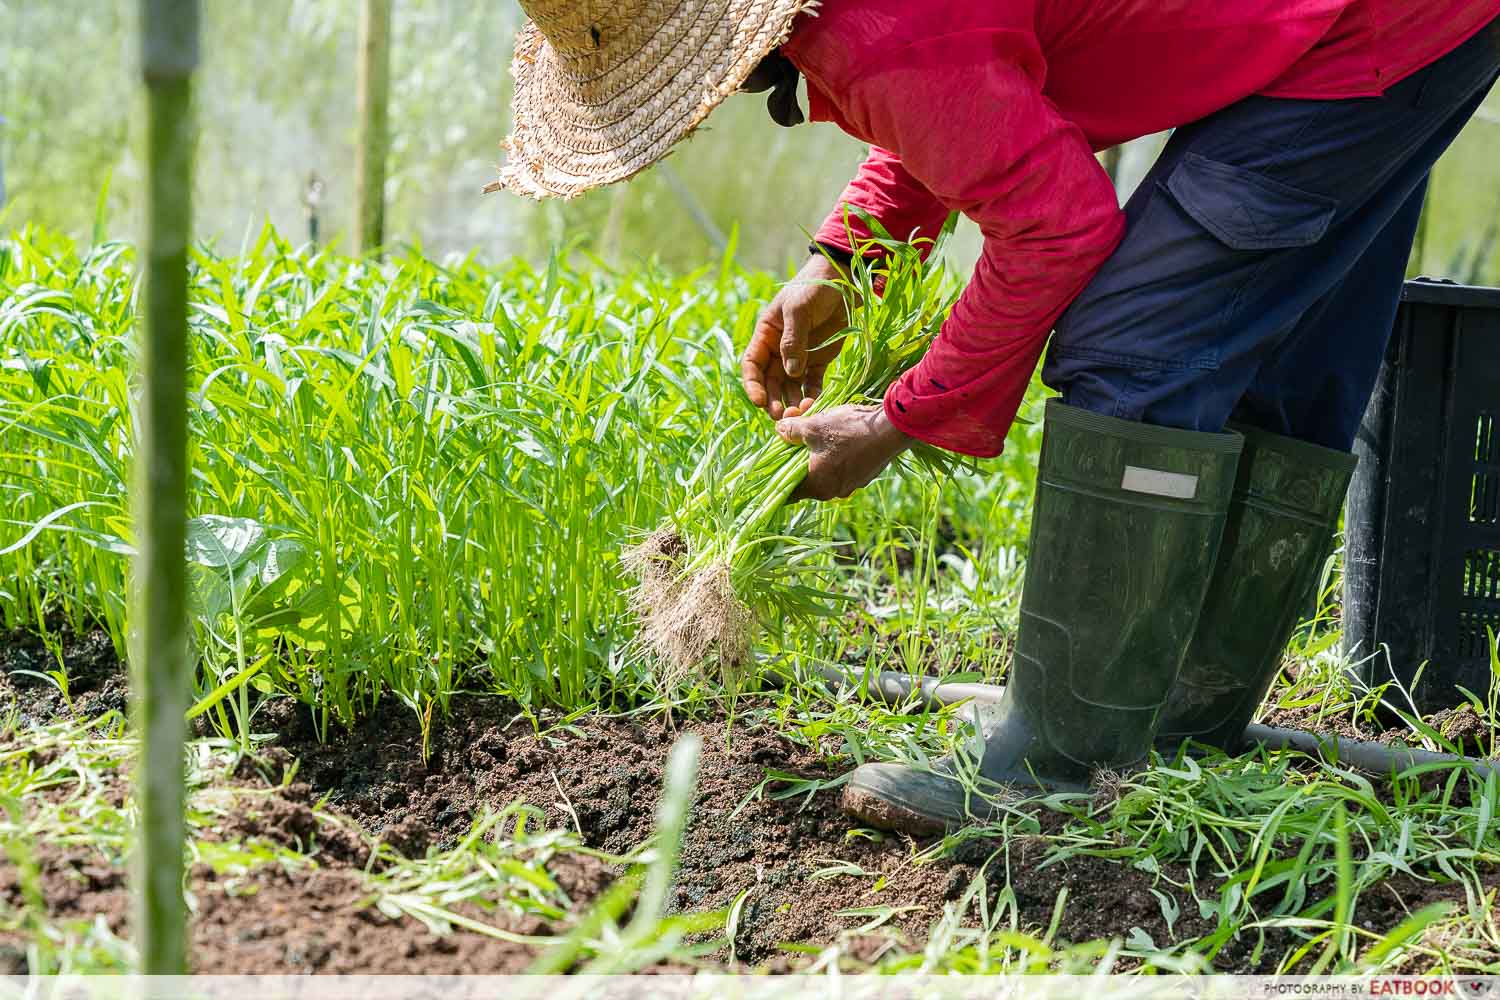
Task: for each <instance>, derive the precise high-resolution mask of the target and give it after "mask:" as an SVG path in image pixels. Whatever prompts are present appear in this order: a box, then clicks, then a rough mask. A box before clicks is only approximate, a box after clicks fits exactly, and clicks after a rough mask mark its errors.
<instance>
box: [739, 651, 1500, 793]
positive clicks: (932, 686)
mask: <svg viewBox="0 0 1500 1000" xmlns="http://www.w3.org/2000/svg"><path fill="white" fill-rule="evenodd" d="M818 674H819V676H820V677H821V679H822V680H823V682H824V683H826V684H828V685H829V686H830V687H832V688H833V689H834V690H839V689H844V688H860V687H863V688H864V690H866V691H868V692H869V693H870V695H871V696H872V697H875V698H878V699H879V700H881V701H883V702H885V703H887V704H891V705H898V704H902V703H905V702H907V701H909V700H912V699H915V700H916V701H917V702H918V703H919V704H921V705H923V706H926V707H928V708H932V707H940V706H943V705H954V704H958V703H960V702H965V701H973V702H994V701H999V700H1000V697H1001V696H1002V695H1003V694H1004V693H1005V688H1004V687H1002V686H1000V685H997V684H972V683H960V684H945V683H943V682H942V681H940V680H938V678H936V677H927V676H920V677H915V678H914V677H912V676H911V675H909V674H903V673H899V672H897V671H894V670H882V671H880V672H879V673H874V674H870V675H869V676H868V677H865V676H863V675H858V674H853V673H846V672H845V671H842V670H839V669H838V668H837V667H820V668H818ZM765 678H766V681H767V682H768V683H769V684H771V685H772V686H773V687H785V686H786V685H787V684H788V683H790V682H791V679H790V678H788V677H787V676H785V675H784V674H779V673H777V672H775V671H769V672H767V673H766V675H765ZM1245 745H1246V747H1247V748H1249V747H1253V746H1256V745H1259V746H1263V747H1265V748H1266V749H1267V750H1296V751H1299V752H1301V753H1305V754H1307V755H1309V756H1314V757H1320V758H1322V759H1323V760H1327V761H1329V762H1336V763H1339V764H1344V765H1347V766H1349V767H1354V768H1358V769H1359V770H1361V771H1366V772H1369V773H1372V774H1381V775H1385V774H1391V773H1393V772H1399V771H1405V770H1408V769H1410V768H1413V767H1421V766H1422V765H1424V764H1437V765H1447V764H1468V765H1470V766H1471V767H1472V768H1473V771H1474V774H1475V776H1476V777H1478V778H1481V779H1484V778H1488V777H1489V776H1490V775H1491V774H1496V773H1500V762H1496V761H1491V760H1483V759H1481V758H1478V757H1463V756H1459V755H1458V754H1451V753H1435V752H1433V751H1431V750H1420V749H1416V748H1412V747H1399V746H1386V745H1385V744H1383V743H1372V742H1370V741H1368V740H1351V739H1349V738H1347V737H1344V736H1333V735H1329V734H1319V733H1310V732H1306V731H1304V730H1301V729H1285V728H1282V727H1280V726H1262V725H1258V724H1252V725H1250V726H1247V727H1246V729H1245Z"/></svg>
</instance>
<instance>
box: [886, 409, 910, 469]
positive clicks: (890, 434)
mask: <svg viewBox="0 0 1500 1000" xmlns="http://www.w3.org/2000/svg"><path fill="white" fill-rule="evenodd" d="M877 428H878V431H877V432H878V434H879V435H880V440H881V443H882V444H883V445H884V446H885V448H886V450H887V451H888V452H890V454H891V457H892V458H894V457H895V456H897V455H899V454H901V453H902V452H903V451H906V450H907V449H909V448H911V447H913V446H914V445H915V444H916V443H917V439H916V438H914V437H912V436H911V435H910V434H908V433H906V432H905V431H903V430H902V429H901V428H899V427H897V426H896V425H895V424H894V423H892V422H891V418H890V417H889V416H887V415H886V412H885V407H881V408H880V416H879V418H878V420H877Z"/></svg>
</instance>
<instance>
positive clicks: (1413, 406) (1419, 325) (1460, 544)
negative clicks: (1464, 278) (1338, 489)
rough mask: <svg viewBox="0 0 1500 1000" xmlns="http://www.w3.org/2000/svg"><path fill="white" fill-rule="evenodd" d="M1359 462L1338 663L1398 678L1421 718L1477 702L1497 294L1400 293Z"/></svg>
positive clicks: (1495, 575)
mask: <svg viewBox="0 0 1500 1000" xmlns="http://www.w3.org/2000/svg"><path fill="white" fill-rule="evenodd" d="M1355 452H1356V453H1357V454H1358V455H1359V460H1360V461H1359V468H1358V470H1357V471H1356V472H1355V476H1354V484H1353V486H1352V488H1351V489H1350V492H1349V509H1348V514H1347V516H1346V519H1345V524H1346V530H1347V538H1348V543H1347V549H1346V552H1347V559H1346V567H1345V577H1344V642H1345V649H1346V651H1347V652H1348V653H1349V654H1350V655H1352V656H1355V657H1357V658H1365V657H1370V656H1371V654H1372V653H1374V654H1376V655H1374V657H1373V658H1372V659H1369V660H1368V662H1366V663H1364V664H1362V665H1361V666H1360V668H1359V670H1360V673H1361V675H1362V677H1363V679H1364V680H1365V681H1366V682H1368V683H1372V684H1379V683H1383V682H1385V681H1388V680H1390V679H1391V677H1392V676H1393V675H1394V676H1395V677H1396V678H1398V679H1399V680H1400V681H1401V682H1402V683H1403V684H1404V685H1406V686H1407V687H1408V688H1409V689H1411V690H1412V693H1413V697H1414V699H1415V700H1416V702H1417V705H1418V707H1419V708H1421V709H1422V710H1423V711H1435V710H1437V709H1441V708H1447V707H1452V706H1454V705H1457V704H1458V703H1459V702H1460V701H1462V700H1463V695H1462V693H1461V692H1460V691H1459V690H1458V688H1459V687H1460V686H1462V687H1464V688H1467V689H1468V690H1470V691H1473V692H1475V693H1477V694H1479V695H1480V696H1481V697H1484V696H1485V695H1486V694H1487V692H1488V691H1489V686H1490V669H1491V665H1492V663H1491V656H1490V652H1491V645H1490V634H1491V633H1492V632H1493V633H1497V634H1500V288H1474V287H1469V286H1465V285H1454V284H1449V283H1444V282H1434V281H1428V280H1425V279H1422V280H1418V281H1409V282H1407V283H1406V288H1405V290H1404V292H1403V293H1402V302H1401V309H1400V312H1399V313H1398V314H1397V318H1396V328H1395V331H1394V335H1393V336H1392V337H1391V344H1390V349H1389V351H1388V352H1387V354H1386V360H1385V365H1384V367H1383V369H1382V371H1381V374H1380V381H1379V384H1378V385H1377V386H1376V389H1375V395H1374V397H1373V398H1372V399H1371V401H1370V407H1369V409H1368V410H1367V411H1366V412H1365V417H1364V422H1363V424H1362V425H1361V427H1360V434H1359V441H1358V442H1357V443H1356V445H1355ZM1387 654H1388V656H1387ZM1424 663H1425V664H1426V667H1425V669H1423V670H1422V671H1421V679H1420V682H1419V683H1418V684H1416V685H1415V687H1413V678H1414V677H1415V676H1416V674H1417V672H1418V668H1419V667H1422V665H1423V664H1424Z"/></svg>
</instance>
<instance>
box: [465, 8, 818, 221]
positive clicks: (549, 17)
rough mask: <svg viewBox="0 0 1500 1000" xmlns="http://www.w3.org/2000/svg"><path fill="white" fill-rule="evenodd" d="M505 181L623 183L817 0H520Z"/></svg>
mask: <svg viewBox="0 0 1500 1000" xmlns="http://www.w3.org/2000/svg"><path fill="white" fill-rule="evenodd" d="M520 2H521V7H522V9H524V10H525V11H526V14H527V15H528V17H529V18H530V20H529V21H528V22H527V24H526V26H525V27H524V28H522V29H521V33H520V35H519V36H518V37H517V39H516V56H515V61H514V62H513V63H512V66H511V69H512V72H513V73H514V74H515V79H516V96H515V106H514V117H515V125H514V132H513V133H512V135H511V137H510V138H509V139H507V140H506V143H505V146H506V149H507V150H508V152H509V157H508V161H507V162H506V164H505V165H504V166H503V167H502V168H501V170H500V180H499V181H498V182H496V183H494V184H491V185H490V186H489V187H487V188H486V189H485V190H486V191H494V190H499V189H501V188H504V189H506V190H509V191H514V192H516V193H518V194H524V195H529V196H530V197H533V198H548V197H562V198H572V197H574V196H576V195H579V194H582V193H583V192H585V191H587V190H589V189H591V188H596V187H600V186H601V185H604V184H611V183H613V182H615V181H620V180H624V179H625V178H627V177H631V176H633V175H635V174H637V173H640V172H641V171H642V170H644V169H646V168H647V167H649V166H651V165H652V164H653V163H655V162H656V161H657V160H659V159H661V158H662V157H663V156H665V155H666V154H667V151H668V150H669V149H671V147H672V146H673V145H674V144H675V143H677V142H678V141H679V140H681V139H683V138H685V137H686V136H687V135H688V134H689V133H691V132H692V131H693V130H694V129H695V128H697V127H698V125H699V124H700V123H702V121H703V119H705V118H707V117H708V114H709V112H710V111H712V110H713V109H714V108H716V107H718V106H719V103H720V102H721V101H723V100H724V98H726V97H728V96H729V95H730V94H732V93H734V92H735V91H736V90H738V89H739V87H740V85H741V84H742V83H744V82H745V79H746V78H747V77H748V76H749V75H750V73H751V72H752V71H753V70H754V69H755V68H756V66H757V65H759V64H760V61H761V60H762V59H764V58H765V57H766V56H767V55H769V54H770V53H771V51H772V50H773V49H775V48H776V47H777V46H779V45H780V44H781V43H782V42H784V41H786V39H787V37H788V36H789V35H790V34H791V31H792V21H793V20H794V19H795V18H796V16H797V15H798V14H800V13H802V12H804V11H807V10H810V9H812V8H814V7H816V5H817V4H816V0H613V2H611V0H520Z"/></svg>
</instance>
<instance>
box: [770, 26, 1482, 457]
mask: <svg viewBox="0 0 1500 1000" xmlns="http://www.w3.org/2000/svg"><path fill="white" fill-rule="evenodd" d="M1497 14H1500V0H922V2H920V3H918V2H913V0H824V2H823V4H822V6H821V8H820V9H819V11H818V13H817V15H816V16H812V17H807V18H804V19H803V20H802V21H799V22H798V26H797V28H796V30H795V31H794V33H793V35H792V38H791V40H790V41H789V42H788V43H787V45H786V46H784V48H783V52H784V53H785V54H786V56H787V57H788V58H789V59H791V60H792V62H793V63H794V64H796V66H797V67H798V69H800V70H801V71H802V73H803V74H804V75H805V76H806V77H807V80H808V94H809V104H810V110H811V116H812V118H813V120H814V121H831V122H835V123H837V124H838V125H839V126H841V127H842V128H843V129H844V130H845V131H846V132H848V133H849V134H851V135H853V136H855V137H856V138H859V139H862V140H864V141H865V142H868V143H870V144H871V145H872V146H873V147H874V149H873V150H872V152H871V154H870V157H869V159H868V160H867V161H866V162H865V164H864V166H863V167H862V168H861V169H860V171H859V174H858V176H856V177H855V178H854V180H853V181H852V182H851V183H850V185H849V187H848V189H847V190H845V192H844V194H843V196H842V197H841V199H840V204H839V207H838V208H837V209H835V211H834V212H833V213H832V214H831V215H830V216H829V218H828V220H827V222H826V223H825V224H824V225H823V227H822V229H821V230H820V231H819V232H818V237H817V238H818V240H819V241H820V242H825V243H829V244H833V245H835V246H839V247H842V248H844V249H846V250H849V249H852V247H851V240H850V238H849V237H850V235H851V233H850V228H851V227H852V230H853V232H852V235H853V236H854V237H855V240H856V241H857V240H860V239H865V238H868V236H869V234H868V233H867V232H864V231H863V227H862V226H861V225H860V224H859V222H858V220H857V219H853V218H852V217H851V216H850V215H849V213H847V212H846V211H845V210H844V206H845V205H853V206H856V207H858V208H860V209H862V210H864V211H865V212H868V213H869V214H870V215H871V216H872V217H874V218H876V219H878V220H880V222H881V224H882V225H883V226H884V227H885V229H886V230H887V231H888V232H890V233H891V234H892V235H893V236H896V237H899V238H903V239H905V238H908V237H923V236H927V237H930V236H933V235H935V234H936V233H937V231H938V229H939V228H940V227H941V226H942V223H943V221H944V219H946V218H947V216H948V213H949V212H951V211H959V212H962V213H963V214H965V215H966V216H968V217H969V218H971V219H973V220H974V221H975V222H977V223H978V224H979V227H980V230H981V232H982V233H983V235H984V252H983V255H982V257H981V258H980V261H979V264H978V266H977V267H976V268H975V271H974V277H973V280H972V281H971V282H970V284H969V287H968V288H967V289H966V290H965V291H964V294H963V295H962V297H961V298H960V299H959V302H958V304H957V306H956V307H955V308H954V310H953V314H952V316H951V317H950V318H949V320H948V322H947V323H946V325H945V326H944V327H943V329H942V331H941V333H940V334H939V336H938V338H937V340H936V342H935V343H934V345H933V347H932V349H931V350H930V351H929V352H928V354H927V356H926V357H925V358H924V359H923V360H922V362H921V363H920V364H919V365H917V367H915V368H914V369H912V370H911V371H910V372H908V373H907V374H906V376H905V377H904V378H902V379H901V380H900V381H899V382H898V383H897V384H896V385H894V386H892V388H891V390H890V392H888V393H887V395H886V399H885V410H886V413H887V414H888V415H889V417H890V419H891V421H892V422H893V423H894V424H895V425H896V426H897V427H899V428H901V430H903V431H905V432H906V433H907V434H910V435H912V436H913V437H916V438H919V439H921V440H923V441H927V442H929V443H932V444H935V445H939V446H941V447H943V448H947V449H949V450H952V451H957V452H962V453H965V454H970V455H979V456H991V455H997V454H999V453H1000V450H1001V448H1002V446H1003V444H1004V441H1005V434H1006V432H1007V430H1009V428H1010V425H1011V423H1012V421H1013V420H1014V419H1015V414H1016V410H1017V408H1018V407H1019V406H1020V402H1021V397H1022V395H1023V394H1024V393H1025V390H1026V386H1027V383H1028V382H1029V381H1030V378H1031V373H1032V372H1033V371H1034V370H1035V368H1036V364H1037V360H1038V358H1039V357H1040V355H1041V352H1042V348H1043V346H1044V344H1045V342H1046V339H1047V335H1048V333H1049V332H1050V331H1051V329H1052V325H1053V323H1054V322H1055V321H1056V320H1057V318H1058V316H1059V315H1060V314H1061V313H1062V311H1063V310H1064V309H1065V308H1066V307H1067V305H1068V304H1069V303H1070V302H1071V301H1072V300H1073V299H1074V298H1075V297H1076V296H1077V295H1078V293H1079V292H1080V291H1082V289H1083V287H1084V285H1085V284H1087V282H1088V281H1089V279H1090V278H1091V277H1093V275H1094V273H1095V272H1096V271H1097V270H1098V268H1099V267H1100V265H1101V264H1103V262H1104V261H1105V259H1106V258H1107V257H1108V256H1109V255H1110V254H1111V253H1112V252H1113V251H1114V249H1115V247H1116V246H1117V245H1118V243H1119V241H1120V238H1121V236H1122V234H1123V230H1124V218H1123V215H1122V214H1121V212H1120V210H1119V208H1118V206H1117V204H1116V199H1115V193H1114V190H1113V188H1112V187H1111V185H1110V182H1109V178H1108V177H1107V176H1106V175H1105V173H1104V171H1103V169H1102V168H1101V167H1100V166H1099V163H1098V161H1097V160H1095V159H1094V156H1093V154H1094V151H1096V150H1099V149H1103V148H1107V147H1109V146H1112V145H1115V144H1116V143H1119V142H1123V141H1125V140H1128V139H1132V138H1136V137H1139V136H1143V135H1150V134H1152V133H1155V132H1160V131H1162V130H1164V129H1168V128H1174V127H1176V126H1178V125H1182V124H1185V123H1187V122H1190V121H1193V120H1195V119H1198V118H1201V117H1203V116H1205V115H1207V114H1209V113H1211V112H1213V111H1216V110H1218V109H1220V108H1223V107H1226V106H1228V105H1230V104H1232V103H1234V102H1235V101H1238V100H1240V99H1242V98H1244V97H1248V96H1250V95H1252V94H1265V95H1270V96H1276V97H1296V98H1319V99H1327V98H1344V97H1368V96H1376V95H1379V94H1380V93H1381V92H1382V91H1383V90H1384V89H1385V88H1386V87H1389V86H1391V85H1392V84H1394V83H1396V82H1398V81H1400V80H1401V79H1402V78H1404V77H1406V76H1408V75H1410V74H1411V73H1413V72H1415V71H1416V70H1418V69H1421V68H1422V67H1424V66H1426V65H1428V64H1430V63H1431V62H1433V61H1434V60H1436V59H1438V58H1439V57H1441V56H1443V55H1445V54H1446V53H1448V52H1449V51H1451V50H1452V49H1454V48H1457V47H1458V46H1459V45H1460V44H1462V43H1463V42H1464V41H1465V40H1467V39H1468V38H1469V37H1470V36H1472V35H1473V34H1474V33H1475V32H1477V31H1478V30H1480V29H1481V28H1482V27H1483V26H1484V25H1485V24H1487V23H1488V22H1489V21H1490V20H1492V19H1493V18H1494V17H1495V16H1496V15H1497Z"/></svg>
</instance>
